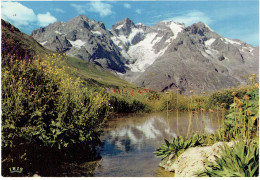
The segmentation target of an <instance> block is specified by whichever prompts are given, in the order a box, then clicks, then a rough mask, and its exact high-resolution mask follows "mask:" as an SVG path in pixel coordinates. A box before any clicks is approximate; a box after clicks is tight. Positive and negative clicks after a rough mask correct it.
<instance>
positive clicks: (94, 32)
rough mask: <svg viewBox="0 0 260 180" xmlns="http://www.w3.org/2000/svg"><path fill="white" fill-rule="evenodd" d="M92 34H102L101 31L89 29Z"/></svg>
mask: <svg viewBox="0 0 260 180" xmlns="http://www.w3.org/2000/svg"><path fill="white" fill-rule="evenodd" d="M91 32H92V33H93V34H97V35H102V33H101V32H99V31H91Z"/></svg>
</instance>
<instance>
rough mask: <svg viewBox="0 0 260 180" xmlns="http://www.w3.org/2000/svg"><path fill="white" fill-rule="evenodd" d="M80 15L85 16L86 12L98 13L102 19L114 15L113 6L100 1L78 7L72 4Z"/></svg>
mask: <svg viewBox="0 0 260 180" xmlns="http://www.w3.org/2000/svg"><path fill="white" fill-rule="evenodd" d="M70 5H71V6H72V7H74V8H75V10H76V11H77V12H78V13H79V14H85V13H86V12H94V13H98V14H99V15H100V16H101V17H104V16H108V15H111V14H113V11H112V7H113V6H112V5H111V4H108V3H103V2H100V1H91V2H89V3H86V4H83V5H78V4H74V3H72V4H70Z"/></svg>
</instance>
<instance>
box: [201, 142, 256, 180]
mask: <svg viewBox="0 0 260 180" xmlns="http://www.w3.org/2000/svg"><path fill="white" fill-rule="evenodd" d="M215 158H216V162H207V163H206V168H205V171H202V172H198V173H197V175H198V176H209V177H257V176H259V143H258V142H254V141H239V142H237V143H236V144H235V146H234V147H229V146H227V145H225V146H224V147H222V152H221V157H217V156H216V157H215Z"/></svg>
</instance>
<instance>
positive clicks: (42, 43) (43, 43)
mask: <svg viewBox="0 0 260 180" xmlns="http://www.w3.org/2000/svg"><path fill="white" fill-rule="evenodd" d="M47 42H48V41H44V42H41V43H40V44H41V45H42V46H44V45H45V44H46V43H47Z"/></svg>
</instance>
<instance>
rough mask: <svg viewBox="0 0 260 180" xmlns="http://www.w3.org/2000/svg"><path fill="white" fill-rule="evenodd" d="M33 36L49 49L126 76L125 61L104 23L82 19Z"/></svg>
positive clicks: (35, 32) (72, 20)
mask: <svg viewBox="0 0 260 180" xmlns="http://www.w3.org/2000/svg"><path fill="white" fill-rule="evenodd" d="M31 36H32V37H33V38H34V39H36V40H37V41H38V42H39V43H40V44H42V45H43V46H44V47H46V48H48V49H51V50H54V51H58V52H64V53H66V54H67V55H69V56H73V57H78V58H80V59H83V60H87V61H90V62H94V63H95V64H98V65H100V66H102V67H104V68H106V69H111V70H114V71H117V72H120V73H125V67H124V62H123V61H124V58H123V57H122V56H121V53H120V52H119V51H118V48H117V47H116V46H115V45H114V43H113V42H112V40H111V38H110V32H109V31H108V30H107V29H106V28H105V25H104V24H103V23H102V22H96V21H94V20H89V19H88V18H87V17H86V16H83V15H80V16H77V17H75V18H73V19H71V20H70V21H68V22H66V23H64V22H60V21H59V22H56V23H54V24H51V25H49V26H47V27H44V28H40V29H37V30H34V31H33V32H32V34H31Z"/></svg>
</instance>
